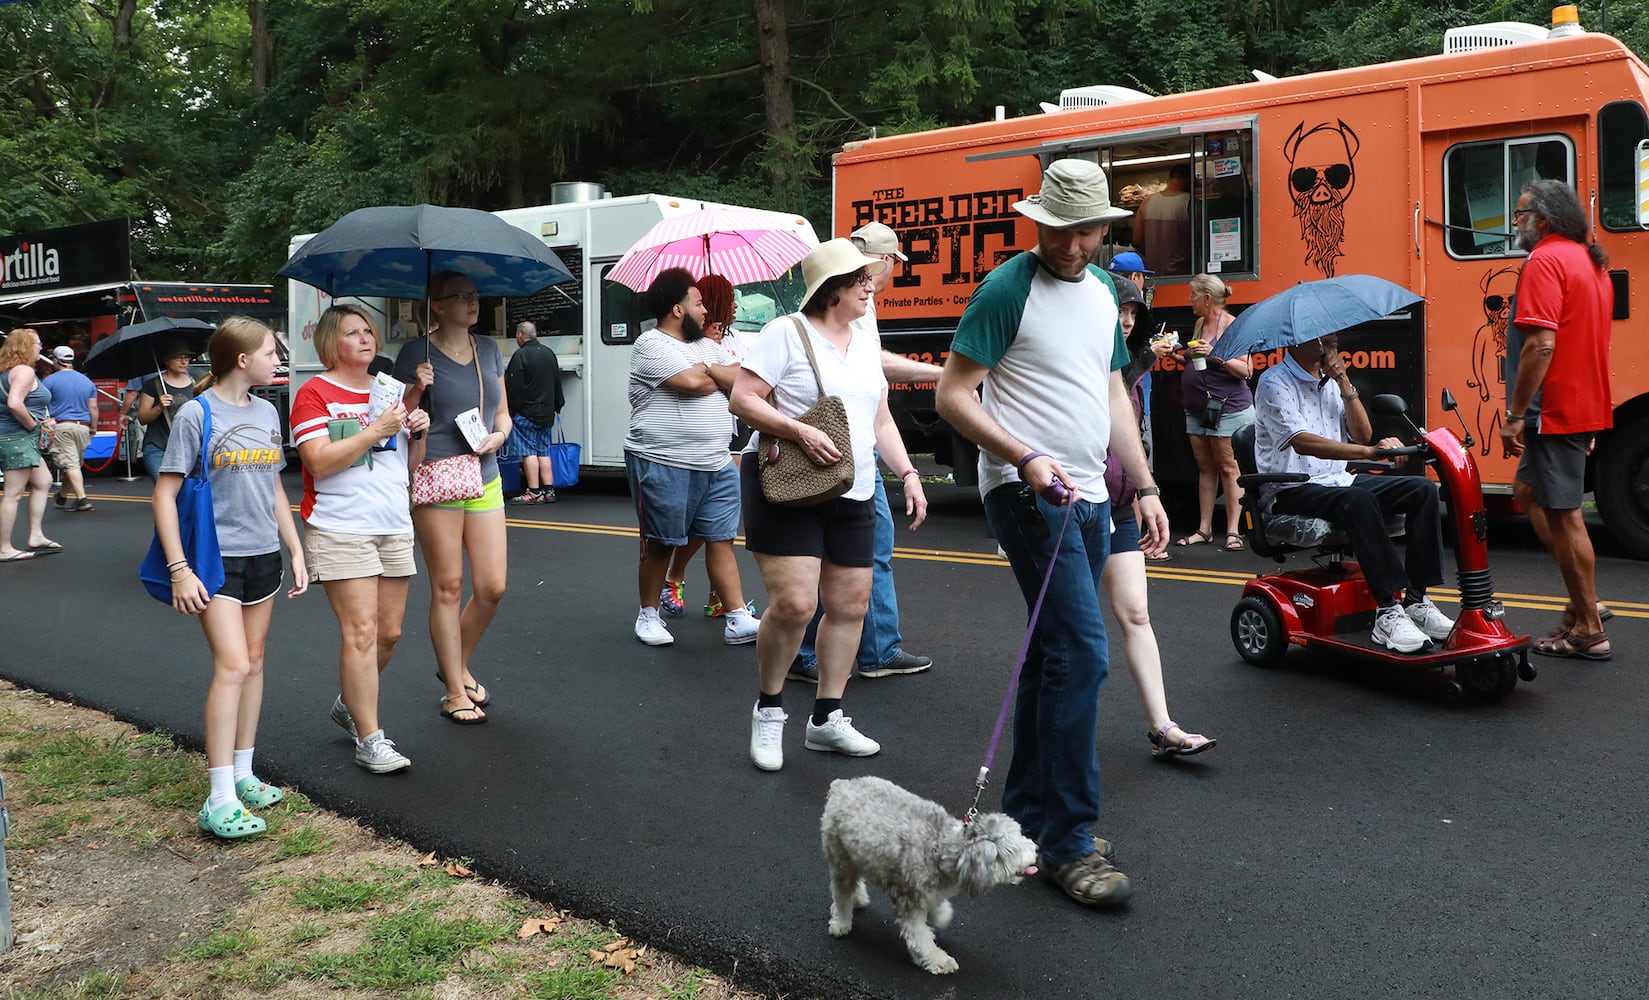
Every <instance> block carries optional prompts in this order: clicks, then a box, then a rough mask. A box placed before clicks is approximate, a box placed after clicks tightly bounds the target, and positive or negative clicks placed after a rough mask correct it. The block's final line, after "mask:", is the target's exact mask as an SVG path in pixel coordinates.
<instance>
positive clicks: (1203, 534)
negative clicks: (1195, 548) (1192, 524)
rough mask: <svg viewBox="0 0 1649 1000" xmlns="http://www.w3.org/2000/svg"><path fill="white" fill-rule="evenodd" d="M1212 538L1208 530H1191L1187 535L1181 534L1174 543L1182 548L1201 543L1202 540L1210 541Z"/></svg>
mask: <svg viewBox="0 0 1649 1000" xmlns="http://www.w3.org/2000/svg"><path fill="white" fill-rule="evenodd" d="M1213 540H1214V536H1213V534H1211V533H1210V532H1207V531H1193V532H1191V533H1190V534H1189V535H1185V536H1182V537H1181V538H1179V539H1178V540H1176V541H1175V542H1174V544H1175V545H1178V546H1180V547H1181V548H1183V547H1185V546H1187V545H1201V544H1202V543H1203V542H1212V541H1213Z"/></svg>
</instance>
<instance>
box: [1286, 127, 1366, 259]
mask: <svg viewBox="0 0 1649 1000" xmlns="http://www.w3.org/2000/svg"><path fill="white" fill-rule="evenodd" d="M1357 146H1358V143H1357V133H1355V132H1353V131H1352V130H1351V126H1350V125H1347V124H1346V123H1345V122H1343V121H1336V122H1335V123H1334V124H1333V125H1330V124H1329V123H1328V122H1322V123H1320V124H1317V125H1314V126H1312V127H1311V128H1310V129H1309V130H1308V129H1307V128H1306V127H1305V122H1301V123H1300V124H1298V125H1296V126H1294V131H1293V132H1292V133H1290V134H1289V136H1288V141H1287V142H1286V143H1284V144H1283V155H1284V156H1285V157H1287V158H1288V166H1289V170H1288V194H1289V199H1290V200H1291V201H1293V202H1294V217H1295V218H1297V219H1299V220H1300V239H1301V240H1302V241H1303V242H1304V243H1305V262H1306V263H1307V264H1310V265H1311V266H1312V267H1314V268H1316V269H1317V270H1319V271H1321V272H1322V274H1323V277H1325V278H1332V277H1334V260H1335V258H1337V257H1340V256H1343V255H1342V254H1341V253H1340V245H1341V244H1342V243H1343V242H1345V236H1346V210H1345V205H1346V199H1348V198H1350V197H1351V191H1352V188H1354V187H1355V186H1356V184H1357V171H1356V169H1355V167H1354V165H1353V161H1354V159H1355V157H1356V156H1357Z"/></svg>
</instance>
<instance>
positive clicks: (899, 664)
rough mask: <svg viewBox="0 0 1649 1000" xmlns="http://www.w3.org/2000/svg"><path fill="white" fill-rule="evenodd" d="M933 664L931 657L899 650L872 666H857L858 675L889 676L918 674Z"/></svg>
mask: <svg viewBox="0 0 1649 1000" xmlns="http://www.w3.org/2000/svg"><path fill="white" fill-rule="evenodd" d="M932 666H933V659H932V658H931V657H927V656H917V655H916V654H915V653H907V652H905V651H904V650H902V649H901V650H899V651H898V652H897V653H894V654H893V655H892V656H891V657H889V658H888V661H887V662H886V663H883V664H880V665H878V666H874V667H859V668H858V673H859V676H860V677H891V676H892V675H894V674H919V673H921V672H922V671H924V670H927V669H928V668H930V667H932Z"/></svg>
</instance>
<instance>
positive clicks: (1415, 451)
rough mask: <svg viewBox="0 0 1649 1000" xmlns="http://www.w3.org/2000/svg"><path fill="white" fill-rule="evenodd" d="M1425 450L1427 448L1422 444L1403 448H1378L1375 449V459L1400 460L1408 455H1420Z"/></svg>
mask: <svg viewBox="0 0 1649 1000" xmlns="http://www.w3.org/2000/svg"><path fill="white" fill-rule="evenodd" d="M1425 450H1426V446H1425V445H1421V444H1409V445H1404V446H1403V447H1401V448H1376V449H1374V457H1375V458H1400V457H1404V456H1408V455H1419V454H1421V453H1422V452H1424V451H1425Z"/></svg>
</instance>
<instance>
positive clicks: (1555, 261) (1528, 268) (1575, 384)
mask: <svg viewBox="0 0 1649 1000" xmlns="http://www.w3.org/2000/svg"><path fill="white" fill-rule="evenodd" d="M1614 309H1615V289H1614V285H1612V284H1611V283H1610V281H1609V273H1608V272H1607V271H1605V270H1603V269H1602V268H1600V267H1597V266H1595V265H1594V264H1593V263H1592V258H1591V257H1590V256H1588V255H1587V253H1586V247H1585V246H1583V245H1582V244H1579V243H1576V242H1575V241H1574V240H1571V239H1567V238H1565V237H1562V236H1557V235H1548V236H1547V237H1546V238H1545V239H1543V240H1541V241H1540V242H1539V243H1537V244H1535V248H1534V250H1533V251H1531V252H1530V253H1529V259H1528V260H1526V261H1524V262H1523V271H1522V273H1521V274H1520V275H1518V279H1517V315H1516V316H1514V317H1512V322H1514V323H1516V324H1517V325H1518V326H1521V327H1531V328H1533V327H1538V328H1540V329H1545V330H1553V331H1556V334H1557V337H1556V341H1557V342H1556V346H1555V347H1554V348H1553V350H1552V364H1551V367H1550V368H1548V369H1547V370H1546V379H1545V381H1543V382H1542V383H1540V432H1541V433H1542V434H1581V433H1585V432H1586V431H1600V430H1604V429H1606V428H1609V427H1612V426H1614V409H1615V408H1614V403H1613V402H1612V400H1611V399H1610V395H1609V324H1610V322H1611V319H1610V317H1611V316H1612V315H1613V313H1614Z"/></svg>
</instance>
